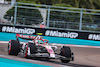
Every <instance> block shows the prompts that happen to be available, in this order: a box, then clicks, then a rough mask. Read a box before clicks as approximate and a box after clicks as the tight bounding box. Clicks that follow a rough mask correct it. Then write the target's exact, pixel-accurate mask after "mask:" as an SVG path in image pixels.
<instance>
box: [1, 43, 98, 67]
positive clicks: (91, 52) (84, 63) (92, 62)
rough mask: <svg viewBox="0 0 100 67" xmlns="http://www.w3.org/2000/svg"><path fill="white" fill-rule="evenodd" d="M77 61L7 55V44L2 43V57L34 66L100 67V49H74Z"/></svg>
mask: <svg viewBox="0 0 100 67" xmlns="http://www.w3.org/2000/svg"><path fill="white" fill-rule="evenodd" d="M71 50H72V51H73V52H74V57H75V60H74V61H71V62H70V63H62V62H61V61H60V60H55V59H50V60H48V61H43V60H37V59H26V58H23V57H21V56H20V55H19V56H11V55H8V54H7V43H0V57H1V58H8V59H12V60H17V61H23V62H28V63H34V64H41V65H47V66H53V67H100V48H90V47H73V46H71Z"/></svg>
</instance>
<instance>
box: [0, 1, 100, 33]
mask: <svg viewBox="0 0 100 67" xmlns="http://www.w3.org/2000/svg"><path fill="white" fill-rule="evenodd" d="M99 4H100V0H70V1H69V0H0V24H12V25H27V26H32V27H39V25H40V24H41V22H44V23H45V25H46V27H47V28H61V29H67V30H79V31H92V32H100V19H99V18H100V5H99Z"/></svg>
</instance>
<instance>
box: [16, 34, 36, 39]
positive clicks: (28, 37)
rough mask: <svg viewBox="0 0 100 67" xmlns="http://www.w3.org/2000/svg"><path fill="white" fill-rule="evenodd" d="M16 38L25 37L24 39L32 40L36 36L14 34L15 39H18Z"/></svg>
mask: <svg viewBox="0 0 100 67" xmlns="http://www.w3.org/2000/svg"><path fill="white" fill-rule="evenodd" d="M18 38H21V39H25V40H34V39H35V38H36V36H29V35H21V34H16V39H17V40H18Z"/></svg>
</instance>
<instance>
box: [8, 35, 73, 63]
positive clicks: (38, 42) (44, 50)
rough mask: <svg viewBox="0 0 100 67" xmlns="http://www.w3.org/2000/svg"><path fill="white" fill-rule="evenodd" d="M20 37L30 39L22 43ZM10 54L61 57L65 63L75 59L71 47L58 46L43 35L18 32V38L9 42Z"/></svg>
mask: <svg viewBox="0 0 100 67" xmlns="http://www.w3.org/2000/svg"><path fill="white" fill-rule="evenodd" d="M19 38H21V39H25V40H29V41H28V42H24V43H21V42H20V41H19ZM8 54H9V55H15V56H17V55H18V54H23V57H25V58H45V59H60V60H61V61H62V62H63V63H68V62H70V61H73V60H74V55H73V52H71V49H70V47H68V46H62V47H60V49H59V50H58V47H57V46H55V45H51V44H50V43H48V40H46V39H43V37H42V36H39V35H37V36H29V35H21V34H16V40H10V41H9V43H8Z"/></svg>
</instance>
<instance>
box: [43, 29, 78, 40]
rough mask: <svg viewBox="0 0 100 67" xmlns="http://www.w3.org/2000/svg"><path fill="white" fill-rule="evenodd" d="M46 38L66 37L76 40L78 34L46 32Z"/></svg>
mask: <svg viewBox="0 0 100 67" xmlns="http://www.w3.org/2000/svg"><path fill="white" fill-rule="evenodd" d="M45 35H46V36H56V37H67V38H76V37H78V33H76V32H67V33H65V32H58V31H52V30H47V31H46V33H45Z"/></svg>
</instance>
